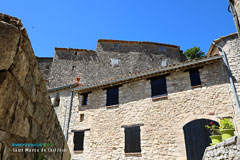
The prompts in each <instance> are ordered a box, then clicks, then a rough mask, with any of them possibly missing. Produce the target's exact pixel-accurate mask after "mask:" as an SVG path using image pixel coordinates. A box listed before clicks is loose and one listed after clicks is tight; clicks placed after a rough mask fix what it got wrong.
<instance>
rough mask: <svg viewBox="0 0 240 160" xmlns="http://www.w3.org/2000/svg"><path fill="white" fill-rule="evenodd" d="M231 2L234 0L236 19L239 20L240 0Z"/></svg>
mask: <svg viewBox="0 0 240 160" xmlns="http://www.w3.org/2000/svg"><path fill="white" fill-rule="evenodd" d="M233 2H234V7H235V10H236V12H237V16H238V21H239V22H240V1H239V0H233Z"/></svg>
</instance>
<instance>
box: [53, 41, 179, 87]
mask: <svg viewBox="0 0 240 160" xmlns="http://www.w3.org/2000/svg"><path fill="white" fill-rule="evenodd" d="M117 42H118V43H112V42H98V45H97V51H96V52H95V51H89V50H80V49H64V48H63V49H61V48H56V50H55V55H54V60H53V63H52V68H51V73H50V77H49V87H50V88H54V87H59V86H63V85H68V84H71V83H74V82H75V79H76V77H80V78H81V83H83V84H85V85H86V84H88V83H95V82H99V81H106V80H109V79H112V78H114V79H115V78H117V77H120V76H122V75H127V74H132V73H137V72H140V71H143V70H147V69H151V68H158V67H159V66H165V65H169V64H173V63H179V62H180V61H181V60H184V57H183V55H182V54H181V52H180V50H179V47H178V46H173V45H163V44H158V45H157V44H155V43H154V44H152V43H150V42H149V44H148V43H147V42H142V43H140V44H139V43H137V42H136V43H130V42H129V43H125V42H124V43H120V42H119V41H117ZM127 42H128V41H127ZM146 43H147V44H146ZM114 45H117V49H116V50H114ZM159 47H160V48H159Z"/></svg>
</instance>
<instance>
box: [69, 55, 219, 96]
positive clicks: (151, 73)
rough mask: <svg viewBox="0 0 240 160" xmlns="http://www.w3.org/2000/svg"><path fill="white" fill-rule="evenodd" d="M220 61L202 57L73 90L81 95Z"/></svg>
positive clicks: (215, 57)
mask: <svg viewBox="0 0 240 160" xmlns="http://www.w3.org/2000/svg"><path fill="white" fill-rule="evenodd" d="M221 59H222V56H214V57H209V58H206V57H204V58H199V59H194V60H189V61H185V62H184V63H183V62H182V63H178V64H173V65H169V66H166V67H159V68H155V69H151V70H147V71H143V72H138V73H135V74H130V75H125V76H121V77H117V78H115V79H109V80H107V81H104V82H98V83H93V84H89V85H86V86H84V85H83V86H81V87H75V88H74V89H73V90H74V91H77V92H81V93H84V92H90V91H93V90H97V89H103V88H108V87H113V86H118V85H122V84H126V83H129V82H132V81H137V80H142V79H147V78H151V77H155V76H160V75H166V74H169V73H171V72H173V71H179V70H187V69H191V68H196V67H201V66H203V65H207V64H211V63H216V62H218V61H219V60H221Z"/></svg>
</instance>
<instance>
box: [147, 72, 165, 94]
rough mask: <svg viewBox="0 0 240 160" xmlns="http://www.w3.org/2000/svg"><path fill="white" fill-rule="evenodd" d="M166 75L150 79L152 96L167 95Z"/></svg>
mask: <svg viewBox="0 0 240 160" xmlns="http://www.w3.org/2000/svg"><path fill="white" fill-rule="evenodd" d="M166 76H167V75H162V76H157V77H152V78H151V79H150V80H151V82H150V83H151V96H152V98H157V97H165V96H167V95H168V91H167V80H166Z"/></svg>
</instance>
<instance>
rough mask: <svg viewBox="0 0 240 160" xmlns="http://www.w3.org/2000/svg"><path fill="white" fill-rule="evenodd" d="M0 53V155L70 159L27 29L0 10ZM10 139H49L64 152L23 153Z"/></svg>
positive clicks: (6, 157)
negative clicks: (0, 12) (13, 145)
mask: <svg viewBox="0 0 240 160" xmlns="http://www.w3.org/2000/svg"><path fill="white" fill-rule="evenodd" d="M0 57H1V58H0V159H2V160H20V159H21V160H22V159H26V160H28V159H29V160H30V159H35V158H37V157H39V156H44V157H45V158H47V159H49V160H56V159H61V158H63V159H70V155H69V152H68V147H67V145H66V143H65V140H64V136H63V133H62V131H61V127H60V125H59V122H58V119H57V116H56V114H55V112H54V109H53V107H52V105H51V101H50V99H49V96H48V92H47V89H46V86H45V83H44V81H43V78H42V76H41V73H40V71H39V68H38V64H37V59H36V57H35V55H34V53H33V49H32V47H31V42H30V40H29V38H28V35H27V32H26V30H25V29H24V28H22V24H21V21H20V20H19V19H17V18H14V17H10V16H7V15H4V14H0ZM13 143H32V144H36V143H47V144H49V143H52V144H54V148H57V149H65V150H66V152H65V153H63V152H48V151H47V152H46V153H41V152H35V151H33V152H31V153H27V152H24V150H23V151H22V150H21V149H20V148H21V147H20V148H18V149H19V150H18V152H19V153H16V152H15V151H16V150H14V147H12V144H13ZM15 149H16V148H15Z"/></svg>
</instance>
